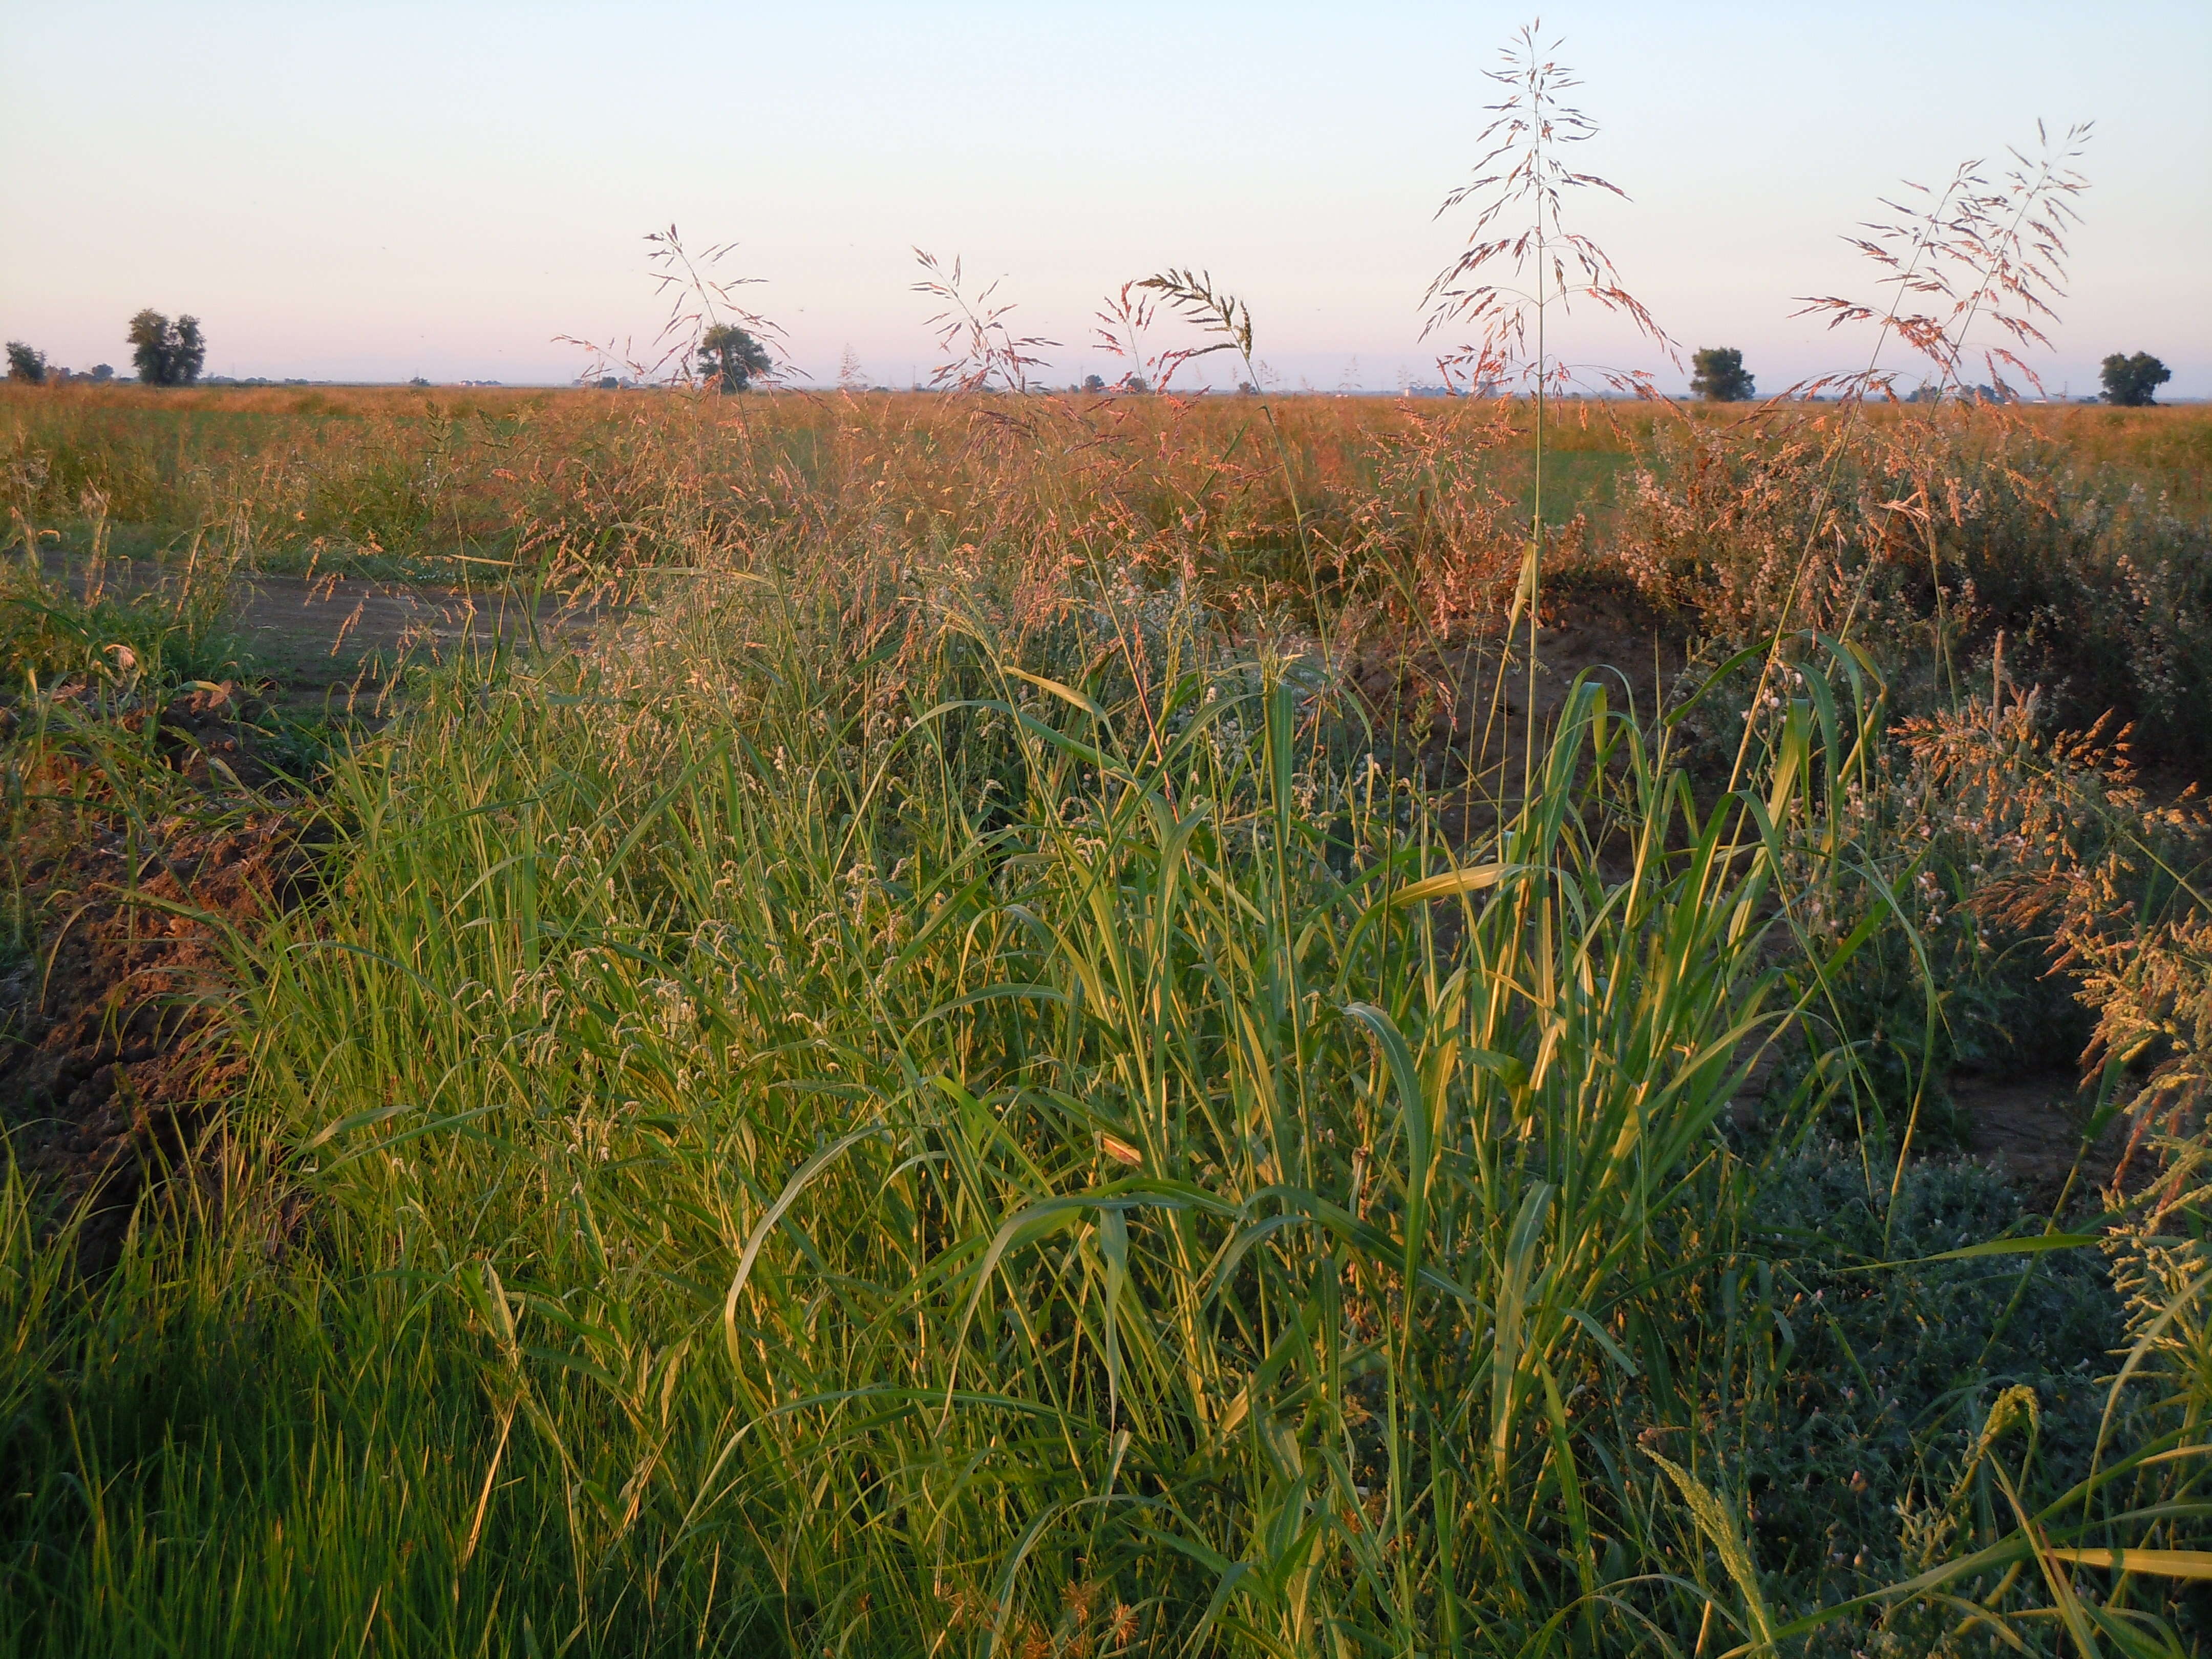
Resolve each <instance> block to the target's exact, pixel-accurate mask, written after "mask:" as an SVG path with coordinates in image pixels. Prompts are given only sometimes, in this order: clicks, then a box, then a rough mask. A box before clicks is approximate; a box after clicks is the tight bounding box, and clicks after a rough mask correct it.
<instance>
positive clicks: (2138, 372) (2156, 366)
mask: <svg viewBox="0 0 2212 1659" xmlns="http://www.w3.org/2000/svg"><path fill="white" fill-rule="evenodd" d="M14 350H15V348H14V347H13V346H10V347H9V352H10V353H12V352H13V351H14ZM2101 378H2102V379H2103V380H2104V382H2105V401H2106V403H2108V404H2119V405H2120V406H2121V407H2122V408H2124V409H2141V408H2142V407H2144V406H2145V405H2147V404H2152V403H2155V402H2156V401H2157V399H2156V398H2153V397H2152V396H2151V393H2152V392H2155V391H2157V390H2158V389H2159V387H2160V386H2164V385H2165V384H2166V382H2167V381H2168V380H2172V378H2173V371H2172V369H2170V368H2167V367H2166V365H2165V364H2164V363H2162V362H2159V360H2158V359H2157V358H2155V357H2154V356H2151V355H2150V353H2148V351H2138V352H2137V353H2136V355H2135V356H2132V357H2124V356H2121V355H2120V354H2119V353H2118V352H2117V351H2115V352H2114V353H2113V354H2112V356H2109V357H2107V358H2106V359H2105V367H2104V369H2103V371H2102V374H2101Z"/></svg>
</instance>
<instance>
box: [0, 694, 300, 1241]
mask: <svg viewBox="0 0 2212 1659" xmlns="http://www.w3.org/2000/svg"><path fill="white" fill-rule="evenodd" d="M250 712H251V710H250V708H248V707H246V706H245V705H243V704H242V703H241V702H240V698H239V696H238V695H237V691H236V688H234V687H231V686H218V687H212V688H203V689H200V690H195V691H193V692H191V693H190V694H189V695H186V696H179V697H178V698H176V699H175V700H174V701H173V702H169V703H167V704H166V705H165V706H163V707H161V708H157V709H156V708H146V709H139V710H135V711H131V712H128V713H125V714H122V715H120V716H119V717H118V718H117V720H116V721H115V723H116V724H117V725H118V726H121V727H122V728H124V729H125V731H131V732H137V733H138V734H140V735H141V736H142V737H143V734H144V733H145V730H146V726H147V725H148V724H149V722H150V723H152V725H153V726H154V728H155V730H154V732H153V738H154V741H153V744H152V745H151V747H152V750H153V751H154V753H155V755H156V756H158V757H160V760H161V763H162V764H163V768H164V769H165V770H166V771H167V774H168V777H167V788H166V789H163V788H160V787H156V788H153V789H149V790H146V791H144V792H143V793H145V794H147V795H148V796H149V797H155V798H161V797H166V798H167V799H168V801H169V803H170V804H171V805H173V806H176V807H180V808H181V809H183V810H175V811H168V812H167V813H166V814H165V815H163V816H161V817H157V818H155V819H154V820H153V821H152V822H151V823H142V824H140V825H138V826H134V825H133V823H132V819H131V815H130V814H129V813H127V812H126V811H124V810H123V809H124V806H125V803H124V802H123V801H122V800H121V799H118V796H117V793H116V789H115V785H114V781H113V773H112V770H110V769H100V768H98V767H96V766H95V765H94V763H93V761H92V760H91V759H90V758H89V757H87V756H86V755H84V754H83V753H82V752H71V750H70V749H69V748H67V747H64V748H61V749H58V750H48V751H47V752H46V753H45V754H44V755H42V756H40V757H38V758H37V760H36V762H35V763H34V764H35V773H34V775H29V776H26V777H25V778H24V780H23V781H24V783H25V785H26V790H25V793H26V794H27V795H33V794H35V795H37V796H40V797H43V799H44V802H45V805H44V806H43V809H42V810H41V811H39V812H38V814H37V815H36V816H35V817H33V818H32V819H31V820H30V821H29V823H28V825H27V828H26V829H24V830H23V832H22V833H21V834H20V835H19V836H18V837H17V839H16V844H15V847H14V848H11V849H10V850H11V853H12V855H13V857H14V859H15V862H16V865H17V869H18V872H19V875H20V878H21V880H22V882H23V884H24V896H25V898H26V900H27V910H28V911H29V912H30V914H32V915H34V916H35V917H37V918H38V923H37V928H36V938H35V945H36V948H35V950H34V951H29V952H27V953H26V954H25V955H24V956H23V957H21V959H19V960H18V961H17V963H15V965H14V968H13V969H12V971H11V972H9V974H8V975H6V976H5V978H4V979H0V1121H4V1122H5V1125H6V1127H7V1130H8V1135H9V1141H10V1143H11V1144H12V1146H13V1150H14V1153H15V1160H16V1163H17V1164H18V1166H19V1167H20V1168H21V1170H23V1171H24V1172H25V1173H26V1174H27V1175H28V1176H31V1177H32V1178H33V1180H34V1181H35V1182H38V1183H39V1184H40V1186H41V1187H43V1188H46V1189H47V1190H48V1192H49V1193H50V1194H52V1196H54V1197H55V1198H57V1199H58V1200H60V1201H61V1202H62V1203H63V1204H64V1205H68V1204H73V1203H76V1202H77V1201H80V1200H86V1199H88V1198H89V1199H90V1200H91V1201H92V1202H93V1203H94V1206H95V1210H96V1213H95V1214H94V1217H93V1218H92V1220H91V1221H90V1222H89V1224H88V1226H87V1228H86V1230H85V1232H84V1234H83V1242H82V1245H81V1249H80V1255H81V1259H82V1261H84V1263H85V1265H86V1267H88V1269H93V1270H96V1269H97V1268H99V1267H102V1266H104V1265H106V1261H109V1260H111V1259H112V1255H113V1252H114V1250H115V1248H116V1246H117V1244H118V1242H119V1240H120V1237H121V1235H122V1231H123V1229H124V1228H125V1225H127V1223H128V1219H129V1216H130V1212H131V1206H132V1205H133V1204H134V1203H135V1202H136V1200H137V1198H138V1196H139V1194H141V1192H143V1190H144V1188H145V1187H146V1184H147V1182H148V1181H149V1179H152V1178H155V1176H156V1175H157V1173H158V1172H160V1171H162V1170H185V1169H191V1168H192V1167H194V1164H193V1161H194V1159H195V1158H197V1157H198V1156H199V1155H200V1152H199V1149H200V1147H201V1145H202V1142H203V1140H204V1132H205V1131H206V1130H207V1129H208V1128H209V1127H210V1125H211V1123H212V1122H213V1121H214V1115H215V1114H216V1112H217V1111H219V1109H220V1108H221V1106H222V1103H224V1101H225V1100H226V1099H228V1097H231V1096H232V1094H233V1093H234V1091H235V1088H236V1085H237V1084H238V1082H239V1080H240V1072H241V1069H242V1068H241V1062H240V1060H238V1058H237V1057H236V1055H235V1054H234V1053H233V1052H232V1051H231V1050H229V1049H228V1047H227V1046H226V1045H225V1044H224V1043H223V1042H222V1041H221V1038H222V1031H223V1022H222V1016H223V1011H224V1008H225V1006H226V1005H227V1002H228V997H229V994H230V993H231V990H232V988H233V985H234V980H233V976H232V970H231V967H230V960H229V957H228V954H227V950H226V940H225V933H226V931H227V930H231V929H237V930H244V931H246V932H248V933H251V932H252V931H255V930H258V928H259V927H264V926H265V925H266V922H267V921H268V919H269V918H270V916H271V915H275V914H276V913H277V912H278V911H281V910H283V909H284V908H289V907H290V906H292V905H294V904H295V903H297V902H299V901H300V900H301V897H303V896H305V894H306V892H307V888H308V885H309V884H310V883H311V881H312V880H313V870H314V865H313V854H312V849H311V848H310V847H309V846H308V845H307V843H306V842H305V840H304V838H303V836H302V827H301V826H302V820H301V815H300V814H299V813H298V811H296V810H295V809H291V808H289V807H288V806H287V805H283V804H281V803H280V804H276V805H270V804H269V803H267V802H264V801H263V800H261V799H258V798H257V797H255V796H254V795H253V794H252V793H251V792H252V786H253V785H255V784H257V783H259V782H262V781H265V780H266V779H267V777H268V775H269V774H268V771H267V769H266V768H265V767H264V765H263V764H262V763H261V762H260V761H259V760H258V757H256V755H255V754H254V748H255V743H256V734H255V732H254V728H253V727H252V726H251V725H250V724H249V723H248V722H247V720H246V718H245V717H246V715H247V714H249V713H250ZM157 781H158V780H157ZM179 783H181V784H183V785H185V786H187V787H182V788H179V787H176V786H177V785H178V784H179ZM192 786H197V787H192ZM138 805H141V806H143V801H141V802H139V803H138Z"/></svg>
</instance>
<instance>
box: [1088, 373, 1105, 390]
mask: <svg viewBox="0 0 2212 1659" xmlns="http://www.w3.org/2000/svg"><path fill="white" fill-rule="evenodd" d="M1083 389H1084V390H1085V392H1103V391H1104V390H1105V389H1106V377H1105V376H1104V375H1103V374H1086V375H1085V376H1084V377H1083Z"/></svg>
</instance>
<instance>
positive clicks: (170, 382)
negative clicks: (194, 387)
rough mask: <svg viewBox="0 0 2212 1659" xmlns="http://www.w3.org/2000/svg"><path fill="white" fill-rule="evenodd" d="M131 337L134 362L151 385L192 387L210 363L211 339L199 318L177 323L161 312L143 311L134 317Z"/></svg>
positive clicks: (146, 381)
mask: <svg viewBox="0 0 2212 1659" xmlns="http://www.w3.org/2000/svg"><path fill="white" fill-rule="evenodd" d="M129 339H130V342H131V362H133V363H135V364H137V367H138V378H139V379H140V380H143V381H144V382H145V383H146V384H147V385H148V386H190V385H191V384H192V382H193V381H195V380H198V379H199V377H200V368H201V366H202V365H203V364H204V363H205V362H207V341H206V340H205V338H204V337H202V335H201V333H200V320H199V319H198V318H197V317H179V318H178V319H177V320H176V321H175V322H171V321H170V320H169V319H167V317H164V316H163V315H162V314H161V313H160V312H158V311H142V312H140V313H138V314H137V316H136V317H133V318H132V319H131V332H130V335H129Z"/></svg>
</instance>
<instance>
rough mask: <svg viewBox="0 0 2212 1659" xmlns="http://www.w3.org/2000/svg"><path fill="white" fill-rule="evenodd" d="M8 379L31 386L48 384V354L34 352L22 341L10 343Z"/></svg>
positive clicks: (11, 341)
mask: <svg viewBox="0 0 2212 1659" xmlns="http://www.w3.org/2000/svg"><path fill="white" fill-rule="evenodd" d="M8 378H9V380H21V381H24V382H25V383H27V385H30V386H44V385H45V384H46V353H45V352H43V351H33V349H31V348H30V347H29V346H27V345H25V344H24V343H22V342H21V340H10V341H9V342H8Z"/></svg>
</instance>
